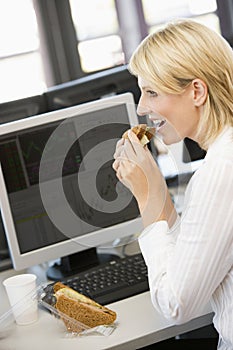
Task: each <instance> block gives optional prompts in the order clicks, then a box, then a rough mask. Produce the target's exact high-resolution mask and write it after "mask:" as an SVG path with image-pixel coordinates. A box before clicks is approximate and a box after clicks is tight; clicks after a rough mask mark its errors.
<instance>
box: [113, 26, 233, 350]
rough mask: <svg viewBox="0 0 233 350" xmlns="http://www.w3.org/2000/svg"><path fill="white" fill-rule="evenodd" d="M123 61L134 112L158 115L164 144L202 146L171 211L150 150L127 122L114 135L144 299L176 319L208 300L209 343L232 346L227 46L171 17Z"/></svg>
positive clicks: (232, 154) (232, 159) (232, 164)
mask: <svg viewBox="0 0 233 350" xmlns="http://www.w3.org/2000/svg"><path fill="white" fill-rule="evenodd" d="M129 69H130V71H131V72H132V73H133V74H134V75H136V76H137V78H138V84H139V87H140V90H141V97H140V101H139V104H138V108H137V112H138V114H139V115H141V116H142V115H149V118H150V119H151V121H153V122H154V123H156V125H158V124H159V127H158V133H159V134H160V135H161V136H162V138H163V141H164V143H165V144H167V145H170V144H172V143H176V142H178V141H180V140H182V139H184V138H185V137H189V138H191V139H193V140H194V141H196V142H198V143H199V145H200V146H201V147H202V148H204V149H205V150H207V155H206V157H205V160H204V162H203V165H202V166H201V167H200V168H199V169H198V170H197V171H196V172H195V174H194V175H193V177H192V178H191V180H190V183H189V184H188V186H187V190H186V195H185V208H184V210H183V213H182V215H181V217H179V215H178V214H177V213H176V210H175V208H174V206H173V202H172V200H171V197H170V195H169V192H168V189H167V187H166V183H165V181H164V179H163V177H162V175H161V173H160V171H159V169H158V167H157V165H156V163H155V161H154V159H153V157H152V156H151V154H150V152H149V150H148V149H147V148H146V147H143V146H142V145H141V144H140V143H139V141H138V139H137V137H136V136H135V135H134V134H133V132H132V131H129V132H128V137H129V140H125V139H121V140H120V141H118V144H117V147H116V152H115V155H114V157H115V161H114V163H113V168H114V169H115V171H116V174H117V177H118V178H119V180H120V181H122V182H123V183H124V184H125V185H126V186H127V187H128V188H130V190H131V191H132V193H133V195H134V196H135V198H136V200H137V202H138V206H139V209H140V213H141V216H142V219H143V222H144V226H145V229H144V231H143V232H142V234H141V235H140V237H139V245H140V248H141V251H142V253H143V256H144V259H145V261H146V264H147V266H148V275H149V284H150V292H151V299H152V303H153V305H154V307H155V308H156V309H158V310H159V311H160V312H161V313H162V314H163V315H164V316H165V317H166V318H168V319H171V320H172V321H174V323H177V324H179V323H183V322H187V321H188V320H190V319H192V318H194V317H195V316H196V315H197V314H198V313H199V312H201V310H202V308H203V307H204V306H205V305H206V304H207V303H208V302H209V301H211V305H212V308H213V311H214V313H215V315H214V326H215V328H216V329H217V331H218V334H219V344H218V348H219V349H221V350H226V349H227V350H229V349H233V200H232V190H233V53H232V49H231V48H230V46H229V45H228V44H227V42H226V41H225V40H224V39H223V38H222V37H221V36H220V35H218V34H217V33H215V32H214V31H212V30H211V29H209V28H207V27H206V26H204V25H201V24H198V23H197V22H194V21H191V20H180V21H177V22H174V23H170V24H168V25H167V26H166V27H165V28H163V29H161V30H159V31H158V32H156V33H154V34H152V35H150V36H148V37H147V38H145V39H144V41H143V42H142V43H141V44H140V45H139V47H138V48H137V50H136V51H135V53H134V54H133V56H132V58H131V60H130V63H129Z"/></svg>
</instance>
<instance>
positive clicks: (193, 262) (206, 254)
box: [139, 160, 233, 323]
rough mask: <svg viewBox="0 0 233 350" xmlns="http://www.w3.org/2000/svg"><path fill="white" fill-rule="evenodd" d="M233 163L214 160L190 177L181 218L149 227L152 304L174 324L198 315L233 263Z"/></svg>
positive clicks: (146, 243) (146, 248) (143, 242)
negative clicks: (173, 223) (170, 224)
mask: <svg viewBox="0 0 233 350" xmlns="http://www.w3.org/2000/svg"><path fill="white" fill-rule="evenodd" d="M232 189H233V164H232V162H229V161H225V160H218V162H217V164H216V163H215V162H214V161H213V160H211V161H210V162H208V163H206V164H204V165H202V167H201V168H200V169H199V170H198V171H197V172H196V173H195V175H194V176H193V178H192V179H191V181H190V183H189V185H188V187H187V191H186V195H185V208H184V211H183V213H182V216H181V218H180V220H177V221H176V223H175V225H174V226H173V227H172V228H171V229H170V230H169V228H168V224H167V222H165V221H160V222H157V223H155V224H152V225H150V226H149V227H147V228H146V229H145V230H144V231H143V232H142V234H141V235H140V237H139V245H140V248H141V251H142V254H143V256H144V259H145V262H146V264H147V267H148V278H149V285H150V292H151V299H152V303H153V305H154V306H155V308H156V309H158V310H159V311H160V312H161V313H162V314H163V315H164V316H165V317H166V318H168V319H171V320H173V321H174V323H183V322H187V321H188V320H190V319H191V318H193V317H195V316H196V315H197V314H198V313H199V312H200V311H201V310H202V308H203V307H204V306H205V305H206V304H207V302H208V301H209V300H210V298H211V296H212V294H213V293H214V291H215V290H216V288H217V287H218V286H219V284H220V283H221V281H222V280H223V279H224V277H225V276H226V274H227V272H228V271H229V270H230V268H231V265H232V249H233V242H232V241H233V239H232V235H233V220H232V217H233V201H232Z"/></svg>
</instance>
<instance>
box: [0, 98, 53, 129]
mask: <svg viewBox="0 0 233 350" xmlns="http://www.w3.org/2000/svg"><path fill="white" fill-rule="evenodd" d="M45 112H47V104H46V99H45V96H43V95H36V96H30V97H26V98H21V99H19V100H14V101H8V102H4V103H1V104H0V124H3V123H8V122H11V121H13V120H17V119H22V118H27V117H30V116H33V115H37V114H42V113H45Z"/></svg>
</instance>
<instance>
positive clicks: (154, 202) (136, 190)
mask: <svg viewBox="0 0 233 350" xmlns="http://www.w3.org/2000/svg"><path fill="white" fill-rule="evenodd" d="M128 137H129V140H128V139H126V140H125V139H121V140H120V141H118V143H117V147H116V151H115V154H114V158H115V161H114V163H113V168H114V170H115V171H116V175H117V177H118V179H119V180H120V181H121V182H122V183H123V184H124V185H125V186H126V187H128V188H129V189H130V190H131V192H132V193H133V195H134V196H135V198H136V200H137V202H138V206H139V210H140V213H141V215H142V219H143V222H144V225H145V226H147V225H149V224H150V223H152V222H155V221H158V220H167V221H168V222H169V223H171V224H172V223H173V220H174V221H175V219H176V215H175V218H174V206H173V204H172V201H171V198H170V195H169V193H168V190H167V185H166V182H165V180H164V178H163V176H162V174H161V172H160V170H159V168H158V166H157V164H156V162H155V160H154V159H153V157H152V155H151V152H150V151H149V150H148V148H147V147H145V146H144V147H143V146H142V145H141V143H140V141H139V140H138V138H137V136H136V135H135V134H134V133H133V132H132V131H129V132H128Z"/></svg>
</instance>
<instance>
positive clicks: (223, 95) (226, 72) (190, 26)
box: [129, 20, 233, 149]
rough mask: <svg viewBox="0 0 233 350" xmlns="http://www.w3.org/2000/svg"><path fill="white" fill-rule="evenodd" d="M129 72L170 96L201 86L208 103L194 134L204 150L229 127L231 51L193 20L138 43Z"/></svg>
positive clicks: (232, 90)
mask: <svg viewBox="0 0 233 350" xmlns="http://www.w3.org/2000/svg"><path fill="white" fill-rule="evenodd" d="M129 70H130V72H131V73H132V74H134V75H136V76H140V77H142V78H143V79H145V80H147V81H149V82H150V83H151V84H152V86H154V87H155V88H156V89H157V90H156V91H160V92H163V93H168V94H180V93H181V92H182V91H184V89H185V88H186V87H187V86H188V85H189V84H190V83H191V81H192V80H193V79H195V78H199V79H201V80H203V81H204V82H205V84H206V85H207V88H208V97H207V100H206V102H205V104H204V108H203V113H202V115H201V118H200V122H199V125H198V130H197V137H198V143H199V144H200V146H201V147H202V148H204V149H207V148H208V146H209V145H210V144H211V143H212V142H213V141H214V139H215V138H216V137H217V136H218V135H219V133H220V132H221V131H222V130H223V128H224V127H225V126H226V125H230V126H233V52H232V48H231V47H230V45H229V44H228V43H227V42H226V40H224V39H223V38H222V37H221V36H220V35H219V34H218V33H216V32H215V31H213V30H211V29H209V28H208V27H206V26H205V25H203V24H200V23H197V22H195V21H193V20H178V21H176V22H173V23H168V24H167V25H166V26H165V27H164V28H163V29H161V30H159V31H157V32H155V33H153V34H151V35H149V36H147V37H146V38H145V39H144V40H143V41H142V43H141V44H140V45H139V46H138V48H137V49H136V51H135V52H134V54H133V55H132V57H131V60H130V62H129Z"/></svg>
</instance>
